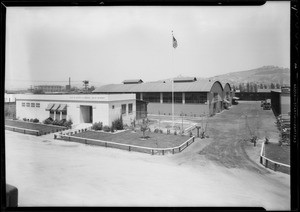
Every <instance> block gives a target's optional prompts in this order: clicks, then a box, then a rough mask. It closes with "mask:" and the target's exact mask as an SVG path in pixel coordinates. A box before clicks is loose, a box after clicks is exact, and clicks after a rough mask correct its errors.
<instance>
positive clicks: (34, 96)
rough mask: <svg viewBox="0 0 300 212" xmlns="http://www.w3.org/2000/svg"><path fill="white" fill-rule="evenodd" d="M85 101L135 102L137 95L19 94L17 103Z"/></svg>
mask: <svg viewBox="0 0 300 212" xmlns="http://www.w3.org/2000/svg"><path fill="white" fill-rule="evenodd" d="M19 100H24V101H33V100H34V101H39V100H40V101H53V102H55V101H64V102H68V101H72V102H74V101H75V102H76V101H80V102H82V101H85V102H109V101H122V100H135V94H63V95H62V94H59V95H55V94H54V95H49V94H46V95H45V94H18V95H16V101H19Z"/></svg>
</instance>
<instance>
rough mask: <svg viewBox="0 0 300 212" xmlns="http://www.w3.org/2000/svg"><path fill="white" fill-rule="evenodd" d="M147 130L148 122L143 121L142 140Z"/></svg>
mask: <svg viewBox="0 0 300 212" xmlns="http://www.w3.org/2000/svg"><path fill="white" fill-rule="evenodd" d="M148 129H149V121H148V119H143V123H142V125H141V131H142V132H143V138H146V136H145V132H146V131H147V130H148Z"/></svg>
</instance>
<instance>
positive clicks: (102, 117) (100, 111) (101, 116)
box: [93, 103, 110, 126]
mask: <svg viewBox="0 0 300 212" xmlns="http://www.w3.org/2000/svg"><path fill="white" fill-rule="evenodd" d="M108 110H109V104H108V103H102V104H97V105H95V106H94V107H93V123H95V122H102V123H103V126H104V125H110V123H109V117H108V116H109V113H108Z"/></svg>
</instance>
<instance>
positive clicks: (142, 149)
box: [54, 134, 195, 155]
mask: <svg viewBox="0 0 300 212" xmlns="http://www.w3.org/2000/svg"><path fill="white" fill-rule="evenodd" d="M56 138H61V139H63V140H66V141H72V142H78V143H83V144H89V145H96V146H104V147H111V148H118V149H123V150H128V151H136V152H143V153H149V154H151V155H154V154H162V155H164V154H166V153H172V154H175V153H179V152H181V151H183V150H184V149H185V148H187V147H188V146H189V145H190V144H192V143H193V142H194V141H195V137H194V136H193V137H191V138H189V139H188V140H187V141H185V142H184V143H182V144H181V145H179V146H176V147H170V148H154V147H142V146H136V145H130V144H122V143H116V142H112V141H102V140H97V139H90V138H80V137H75V136H72V135H64V134H56V135H54V139H56Z"/></svg>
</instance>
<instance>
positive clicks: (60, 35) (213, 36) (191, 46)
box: [5, 2, 290, 89]
mask: <svg viewBox="0 0 300 212" xmlns="http://www.w3.org/2000/svg"><path fill="white" fill-rule="evenodd" d="M172 30H173V33H174V37H175V38H176V40H177V42H178V47H177V48H176V49H175V48H173V45H172ZM5 63H6V64H5V65H6V71H5V87H6V89H13V88H19V87H22V86H23V87H24V86H25V87H28V86H30V85H38V84H62V85H66V84H68V80H69V77H71V84H72V83H73V84H72V85H74V84H75V83H79V84H80V85H82V83H81V82H82V81H83V80H89V81H90V85H93V84H94V85H98V84H110V83H121V82H122V81H123V80H125V79H142V80H143V81H144V82H147V81H156V80H161V79H168V78H172V77H177V76H190V77H213V76H216V75H221V74H226V73H230V72H236V71H244V70H250V69H255V68H259V67H261V66H265V65H274V66H279V67H284V68H289V67H290V3H289V2H267V3H266V4H265V5H263V6H226V7H222V6H198V7H197V6H185V7H180V6H179V7H174V6H173V7H172V6H165V7H162V6H148V7H137V6H136V7H132V6H130V7H129V6H125V7H8V8H7V17H6V61H5Z"/></svg>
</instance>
